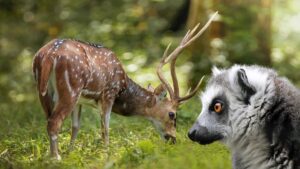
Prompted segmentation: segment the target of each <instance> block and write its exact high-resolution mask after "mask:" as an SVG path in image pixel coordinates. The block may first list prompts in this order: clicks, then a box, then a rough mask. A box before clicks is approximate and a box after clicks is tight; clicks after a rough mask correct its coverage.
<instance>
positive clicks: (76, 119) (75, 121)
mask: <svg viewBox="0 0 300 169" xmlns="http://www.w3.org/2000/svg"><path fill="white" fill-rule="evenodd" d="M81 107H82V105H81V104H79V105H78V106H76V108H75V109H74V111H73V112H72V135H71V142H70V144H71V145H73V144H74V142H75V139H76V137H77V134H78V131H79V128H80V115H81Z"/></svg>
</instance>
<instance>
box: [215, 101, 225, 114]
mask: <svg viewBox="0 0 300 169" xmlns="http://www.w3.org/2000/svg"><path fill="white" fill-rule="evenodd" d="M222 110H223V104H222V103H220V102H216V103H215V105H214V111H215V112H216V113H221V112H222Z"/></svg>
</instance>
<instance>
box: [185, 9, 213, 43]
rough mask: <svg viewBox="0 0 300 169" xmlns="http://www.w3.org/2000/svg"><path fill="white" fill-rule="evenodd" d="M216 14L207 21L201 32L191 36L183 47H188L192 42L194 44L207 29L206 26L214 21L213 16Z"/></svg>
mask: <svg viewBox="0 0 300 169" xmlns="http://www.w3.org/2000/svg"><path fill="white" fill-rule="evenodd" d="M217 14H218V11H217V12H215V13H214V14H213V15H212V16H211V17H210V19H209V20H208V21H207V23H206V24H205V25H204V26H203V27H202V28H201V30H200V31H199V32H198V33H197V34H196V35H195V36H193V37H192V38H191V39H190V40H189V41H188V42H186V43H185V44H184V47H186V46H188V45H190V44H191V43H192V42H194V41H195V40H196V39H197V38H198V37H199V36H201V35H202V33H203V32H204V31H205V30H206V29H207V28H208V26H209V25H210V24H211V22H212V21H213V20H214V18H215V16H216V15H217Z"/></svg>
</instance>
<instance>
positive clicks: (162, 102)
mask: <svg viewBox="0 0 300 169" xmlns="http://www.w3.org/2000/svg"><path fill="white" fill-rule="evenodd" d="M216 14H217V12H216V13H215V14H214V15H213V16H212V17H211V18H210V20H209V21H208V22H207V23H206V24H205V25H204V27H203V28H202V29H200V30H199V31H197V30H198V27H199V24H198V25H196V26H195V28H194V29H193V30H189V31H188V32H187V33H186V35H185V36H184V38H183V39H182V40H181V42H180V44H179V46H178V47H176V48H175V50H173V51H172V52H171V53H170V54H168V53H169V52H168V51H169V47H170V44H169V45H168V47H167V48H166V50H165V52H164V55H163V58H162V60H161V61H160V63H159V65H158V67H157V75H158V77H159V79H160V81H161V84H160V85H159V86H158V87H156V88H155V89H154V88H152V87H151V86H148V90H149V91H151V92H152V93H153V94H154V99H152V100H151V101H150V103H149V106H148V108H147V109H146V111H147V113H148V114H152V117H151V118H150V120H151V121H152V122H153V123H154V125H155V126H156V128H157V129H158V130H159V131H160V133H161V136H162V137H163V138H164V139H166V140H170V139H171V142H172V143H175V142H176V117H177V115H176V111H177V109H178V107H179V106H180V105H181V104H182V103H183V102H185V101H187V100H188V99H190V98H192V97H193V96H194V95H195V94H196V93H197V91H198V89H199V87H200V85H201V83H202V80H203V78H201V80H200V81H199V82H198V84H197V86H196V87H195V88H194V89H193V90H191V92H189V93H188V94H187V95H186V96H183V97H181V96H179V86H178V80H177V75H176V72H175V63H176V59H177V57H178V55H179V54H180V53H181V52H182V51H183V49H185V48H186V47H187V46H188V45H190V44H191V43H192V42H193V41H195V40H196V39H197V38H198V37H199V36H200V35H201V34H202V33H203V32H204V31H205V30H206V29H207V27H208V26H209V25H210V23H211V22H212V20H213V18H214V16H215V15H216ZM167 63H170V72H171V77H172V82H173V87H172V86H171V85H170V84H169V83H168V82H167V80H166V78H165V77H164V75H163V73H162V67H163V66H164V65H165V64H167ZM167 93H168V94H169V98H168V97H167Z"/></svg>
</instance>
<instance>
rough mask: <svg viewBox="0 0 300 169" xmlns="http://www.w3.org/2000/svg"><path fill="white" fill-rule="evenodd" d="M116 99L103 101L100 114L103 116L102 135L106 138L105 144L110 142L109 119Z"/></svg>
mask: <svg viewBox="0 0 300 169" xmlns="http://www.w3.org/2000/svg"><path fill="white" fill-rule="evenodd" d="M113 103H114V100H112V99H111V100H103V101H101V103H100V104H101V109H102V111H100V116H101V135H102V139H103V140H104V144H105V145H106V146H108V144H109V119H110V113H111V110H112V106H113Z"/></svg>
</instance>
